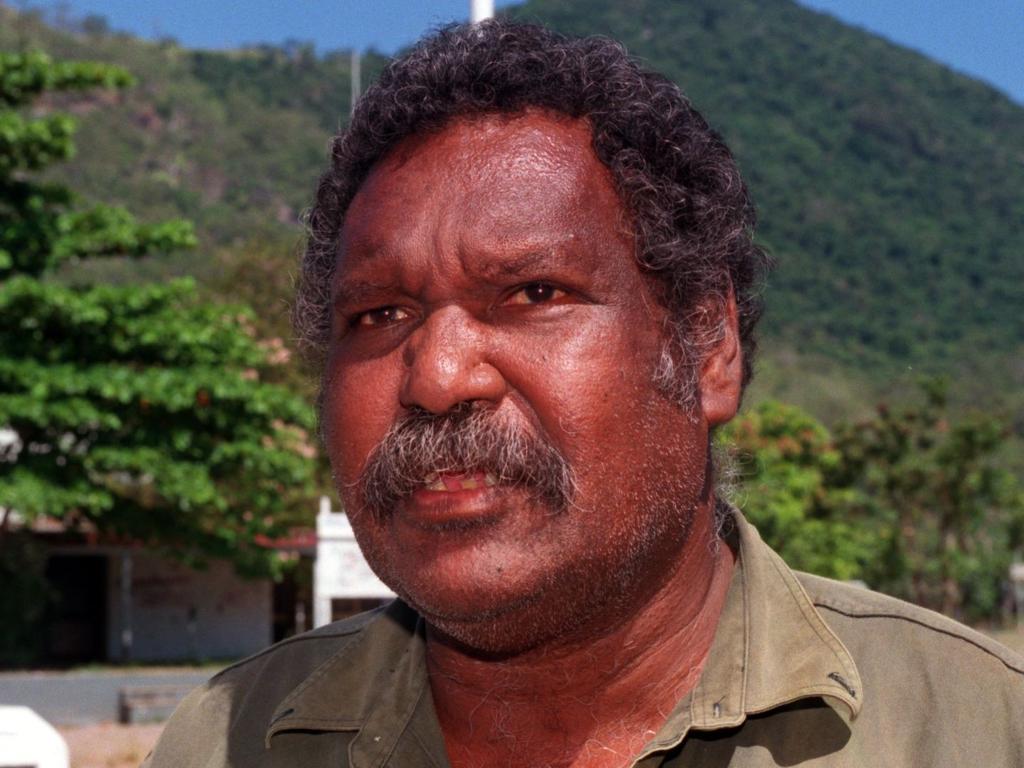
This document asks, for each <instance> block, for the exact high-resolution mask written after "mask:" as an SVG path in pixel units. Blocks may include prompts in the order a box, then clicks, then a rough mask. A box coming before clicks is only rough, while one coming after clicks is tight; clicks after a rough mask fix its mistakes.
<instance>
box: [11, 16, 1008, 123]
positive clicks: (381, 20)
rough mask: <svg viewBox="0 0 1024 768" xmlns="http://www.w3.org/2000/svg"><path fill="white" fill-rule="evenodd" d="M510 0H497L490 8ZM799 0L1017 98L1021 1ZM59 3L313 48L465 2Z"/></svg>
mask: <svg viewBox="0 0 1024 768" xmlns="http://www.w3.org/2000/svg"><path fill="white" fill-rule="evenodd" d="M513 1H514V0H497V6H498V7H502V6H504V5H510V4H511V2H513ZM677 1H681V0H677ZM800 1H801V3H802V4H803V5H806V6H808V7H810V8H814V9H816V10H821V11H824V12H827V13H830V14H832V15H833V16H837V17H838V18H840V19H842V20H843V21H846V22H848V23H851V24H855V25H857V26H860V27H863V28H865V29H869V30H871V31H873V32H876V33H878V34H881V35H883V36H884V37H886V38H888V39H890V40H893V41H894V42H897V43H900V44H902V45H906V46H909V47H910V48H914V49H916V50H919V51H921V52H923V53H926V54H928V55H929V56H931V57H932V58H935V59H938V60H939V61H942V62H944V63H946V64H948V65H950V66H951V67H953V68H954V69H956V70H958V71H960V72H963V73H965V74H969V75H972V76H974V77H978V78H980V79H982V80H985V81H987V82H989V83H991V84H993V85H995V86H996V87H998V88H1000V89H1001V90H1002V91H1003V92H1005V93H1008V94H1009V95H1011V96H1012V97H1013V98H1014V99H1015V100H1016V101H1017V102H1018V103H1021V104H1024V64H1022V61H1024V0H800ZM30 4H31V5H34V6H42V7H47V5H48V4H47V3H37V2H31V3H30ZM66 6H67V7H68V8H69V9H70V12H71V14H72V15H74V16H82V15H85V14H87V13H97V14H101V15H103V16H106V17H107V18H108V19H109V20H110V23H111V25H112V26H114V27H115V28H117V29H123V30H126V31H128V32H132V33H134V34H137V35H140V36H143V37H160V36H167V35H169V36H171V37H174V38H177V39H178V40H179V41H181V43H183V44H184V45H187V46H190V47H201V48H230V47H236V46H238V45H241V44H243V43H255V42H270V43H280V42H282V41H284V40H286V39H288V38H293V39H299V40H312V41H313V42H315V43H316V45H317V48H318V49H319V50H321V51H323V50H332V49H337V48H349V47H352V46H354V47H356V48H360V49H366V48H370V47H374V48H376V49H377V50H379V51H383V52H387V53H390V52H393V51H394V50H396V49H397V48H400V47H401V46H403V45H405V44H407V43H410V42H412V41H413V40H414V39H416V38H417V37H418V36H419V35H420V34H421V33H422V32H423V31H425V30H426V29H428V28H429V27H431V26H434V25H436V24H439V23H443V22H446V21H452V20H457V19H459V20H461V19H464V18H466V16H467V15H468V9H469V0H291V2H283V0H70V2H68V3H66ZM51 7H52V6H51Z"/></svg>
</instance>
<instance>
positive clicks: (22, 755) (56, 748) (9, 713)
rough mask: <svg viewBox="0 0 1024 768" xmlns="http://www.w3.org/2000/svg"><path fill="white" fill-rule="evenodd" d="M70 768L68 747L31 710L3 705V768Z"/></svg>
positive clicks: (0, 712)
mask: <svg viewBox="0 0 1024 768" xmlns="http://www.w3.org/2000/svg"><path fill="white" fill-rule="evenodd" d="M9 766H32V768H68V745H67V744H65V743H64V738H63V737H62V736H61V735H60V734H59V733H57V729H56V728H54V727H53V726H52V725H50V724H49V723H48V722H46V721H45V720H43V718H41V717H40V716H39V715H37V714H36V713H35V712H33V711H32V710H31V709H29V708H28V707H15V706H6V705H0V768H8V767H9Z"/></svg>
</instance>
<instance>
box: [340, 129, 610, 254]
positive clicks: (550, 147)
mask: <svg viewBox="0 0 1024 768" xmlns="http://www.w3.org/2000/svg"><path fill="white" fill-rule="evenodd" d="M597 222H600V223H601V225H602V227H603V228H605V229H612V230H623V229H627V228H628V226H627V225H626V222H625V216H624V211H623V207H622V205H621V202H620V200H619V197H618V195H617V194H616V192H615V190H614V185H613V183H612V179H611V174H610V173H609V171H608V169H607V168H606V167H605V166H604V165H603V164H602V163H601V162H600V160H598V158H597V156H596V155H595V154H594V151H593V149H592V146H591V132H590V127H589V124H588V123H587V122H586V121H585V120H583V119H574V118H569V117H565V116H560V115H553V114H550V113H546V112H540V111H527V112H525V113H522V114H518V115H513V116H510V115H483V116H474V117H472V118H461V119H458V120H456V121H454V122H452V123H449V124H448V125H446V126H445V127H444V128H443V129H441V130H440V131H437V132H432V133H428V134H421V135H415V136H411V137H408V138H406V139H404V140H403V141H401V142H399V144H398V145H396V146H395V147H394V148H393V149H392V150H391V151H390V152H389V153H388V154H387V155H386V156H385V157H384V158H382V159H381V160H380V161H379V162H378V163H377V164H376V165H375V166H374V168H373V169H372V170H371V172H370V174H369V175H368V176H367V179H366V181H365V182H364V183H363V185H362V187H361V188H360V190H359V192H358V193H357V194H356V196H355V197H354V198H353V201H352V203H351V205H350V206H349V210H348V212H347V214H346V217H345V222H344V226H343V229H342V253H343V254H344V253H346V252H348V251H351V250H353V249H354V250H358V251H360V252H365V251H368V250H369V251H374V252H380V251H387V250H391V249H392V248H393V247H395V246H397V245H399V244H402V243H415V242H424V241H425V240H426V239H430V238H433V239H434V240H435V241H436V240H437V239H439V238H444V237H445V236H447V237H448V239H449V240H451V239H459V240H461V241H463V243H462V245H464V246H465V247H466V248H468V249H469V250H472V249H473V247H474V246H475V245H477V243H475V242H473V241H474V240H479V239H485V240H488V241H490V242H491V243H492V244H493V243H494V242H500V241H503V240H509V241H522V242H525V241H529V240H531V239H538V240H543V241H550V240H551V239H552V238H556V239H557V238H558V237H559V236H574V234H575V232H576V231H577V230H579V229H581V228H584V229H586V228H587V227H588V226H590V225H592V224H595V223H597ZM605 234H607V233H605ZM617 239H618V238H617ZM343 258H344V256H343Z"/></svg>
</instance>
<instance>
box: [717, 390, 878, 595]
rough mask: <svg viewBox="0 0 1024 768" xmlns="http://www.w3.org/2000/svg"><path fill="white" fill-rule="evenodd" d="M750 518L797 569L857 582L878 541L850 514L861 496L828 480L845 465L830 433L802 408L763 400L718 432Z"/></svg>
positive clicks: (737, 497) (737, 493)
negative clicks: (835, 485)
mask: <svg viewBox="0 0 1024 768" xmlns="http://www.w3.org/2000/svg"><path fill="white" fill-rule="evenodd" d="M719 445H720V446H721V448H722V449H724V450H725V451H726V453H727V454H728V459H729V462H730V464H731V465H732V467H733V468H734V470H733V471H734V472H735V478H734V481H735V485H734V487H733V490H732V493H733V495H734V496H735V500H736V501H737V502H738V504H739V506H740V507H741V508H742V509H743V512H744V514H745V515H746V516H747V518H748V519H749V520H750V521H751V522H752V523H753V524H754V525H755V526H757V529H758V531H759V532H760V533H761V536H762V537H763V538H764V540H765V541H766V542H768V544H769V545H771V546H772V547H773V548H774V549H775V550H776V551H777V552H778V553H779V554H781V555H782V557H783V558H784V559H785V560H786V562H787V563H789V564H790V565H791V566H793V567H794V568H798V569H800V570H804V571H809V572H811V573H816V574H819V575H821V576H829V577H832V578H837V579H858V578H862V576H863V573H864V569H865V565H866V564H867V563H868V562H870V561H871V560H872V559H873V558H874V557H875V555H876V553H877V551H878V547H879V539H878V537H877V534H876V533H875V531H874V530H873V529H872V526H870V525H868V524H865V521H864V520H863V519H862V518H861V517H859V516H858V515H856V514H855V512H856V511H857V509H858V506H859V505H858V504H857V503H856V502H857V500H858V499H859V495H858V493H857V491H856V490H854V489H853V488H851V487H849V486H847V487H834V486H833V485H831V484H830V482H829V481H830V479H831V478H832V477H833V476H834V475H835V473H836V470H837V469H838V468H839V467H840V466H841V465H842V463H843V456H842V454H841V453H840V452H839V451H838V450H836V448H835V447H834V445H833V444H832V436H831V435H830V434H829V432H828V430H827V429H826V428H825V426H824V425H822V424H821V423H820V422H818V421H817V420H815V419H814V417H812V416H810V415H809V414H807V413H805V412H804V411H802V410H800V409H799V408H797V407H795V406H792V405H786V404H783V403H779V402H776V401H765V402H763V403H761V404H760V405H758V407H757V408H755V409H753V410H752V411H749V412H747V413H744V414H742V415H741V416H739V417H738V418H736V419H735V420H733V421H732V422H731V423H730V424H728V425H727V426H726V428H725V429H724V430H722V432H721V433H720V435H719Z"/></svg>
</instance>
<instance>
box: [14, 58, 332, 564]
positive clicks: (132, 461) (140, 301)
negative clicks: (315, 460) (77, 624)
mask: <svg viewBox="0 0 1024 768" xmlns="http://www.w3.org/2000/svg"><path fill="white" fill-rule="evenodd" d="M130 83H131V78H130V77H129V76H128V74H127V73H126V72H124V71H123V70H120V69H118V68H115V67H109V66H104V65H99V64H93V63H68V62H54V61H52V60H51V59H50V58H49V57H48V56H46V55H45V54H41V53H27V54H0V106H2V108H0V134H2V139H0V140H2V146H0V158H2V159H0V224H2V226H0V233H2V234H0V248H2V250H0V510H2V511H3V514H4V515H5V518H6V516H7V515H9V514H10V513H11V512H14V513H16V514H17V515H18V516H20V517H21V518H23V519H27V520H29V521H31V520H33V519H34V518H37V517H39V516H48V517H53V518H58V519H61V520H62V521H64V523H65V524H66V525H68V526H71V527H74V526H79V525H81V526H86V527H92V528H95V529H98V530H100V531H102V532H104V533H106V534H107V535H115V536H121V537H125V538H126V539H131V540H134V541H141V542H144V543H147V544H149V545H152V546H155V547H158V548H161V549H164V550H168V551H173V552H175V553H176V554H177V555H179V556H181V557H184V558H186V559H190V558H191V559H194V558H196V557H199V556H202V555H218V556H226V557H230V558H232V559H234V560H235V562H236V563H237V564H238V565H239V566H240V567H241V568H242V569H244V570H249V571H252V572H267V571H268V570H269V569H272V568H273V566H274V562H275V561H274V558H272V557H271V556H270V555H269V554H268V553H267V551H266V550H264V549H261V548H260V547H258V546H256V545H255V543H254V542H255V541H256V540H257V538H258V537H259V536H260V535H265V536H273V535H275V534H276V533H278V532H280V530H281V523H280V522H279V521H277V520H276V519H275V515H278V514H279V513H281V512H282V511H283V510H284V509H285V508H286V506H287V505H288V502H289V499H290V498H292V497H293V496H294V495H295V494H296V493H299V494H301V493H302V492H303V491H305V490H306V489H307V486H308V481H309V477H310V462H309V455H310V453H311V451H312V449H311V447H310V446H309V445H308V440H307V430H308V429H309V427H310V426H311V412H310V409H309V408H308V406H307V405H306V404H305V402H304V401H303V400H302V399H300V398H298V397H296V396H294V395H292V394H291V393H290V392H289V391H288V390H286V389H284V388H281V387H279V386H275V385H271V384H268V383H266V382H265V381H264V380H263V379H264V377H265V374H266V372H267V370H268V367H269V365H270V362H271V361H270V358H271V353H272V352H273V351H274V350H273V349H272V344H269V345H268V344H267V343H263V342H260V341H259V339H258V337H257V334H256V333H255V331H254V327H255V317H254V315H253V314H252V312H251V311H250V310H247V309H244V308H241V307H236V306H227V305H216V304H210V303H207V302H205V301H203V300H202V299H201V297H200V294H199V292H198V290H197V288H196V286H195V284H194V283H193V282H192V281H189V280H182V281H173V282H167V283H162V284H154V285H145V286H123V285H122V286H112V285H100V286H94V287H88V286H67V285H62V284H59V283H56V282H54V281H52V280H50V279H49V277H50V276H51V275H52V274H53V272H54V271H55V270H56V269H57V268H58V267H59V266H60V265H62V264H64V263H67V262H69V261H77V260H80V259H91V258H96V257H104V256H130V257H134V258H141V257H144V256H146V255H148V254H151V253H154V252H161V251H169V250H174V249H177V248H183V247H190V246H193V245H195V236H194V234H193V233H192V229H191V227H190V225H188V224H187V223H186V222H183V221H177V220H172V221H165V222H160V223H157V224H142V223H139V222H138V221H136V220H135V219H134V217H132V216H131V215H130V214H129V213H128V212H127V211H126V210H124V209H123V208H118V207H110V206H105V205H98V206H92V207H83V206H81V205H80V204H79V203H78V201H77V199H76V197H75V195H74V194H73V193H72V191H71V190H70V189H68V188H67V187H64V186H62V185H59V184H54V183H49V182H43V181H39V180H38V179H37V178H36V177H35V175H34V172H37V171H41V170H43V169H44V168H46V167H47V166H48V165H49V164H51V163H53V162H55V161H57V160H60V159H65V158H68V157H70V156H71V155H72V154H73V151H74V147H73V144H72V134H73V129H74V123H73V121H72V119H71V118H70V117H68V116H67V115H64V114H52V115H49V116H44V117H26V116H25V115H24V114H23V112H25V111H26V110H24V108H25V107H27V106H28V105H29V104H30V103H31V102H32V101H33V100H34V99H38V98H39V97H41V96H45V95H48V93H49V92H52V91H60V90H68V89H84V88H92V87H104V88H120V87H124V86H126V85H128V84H130Z"/></svg>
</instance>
